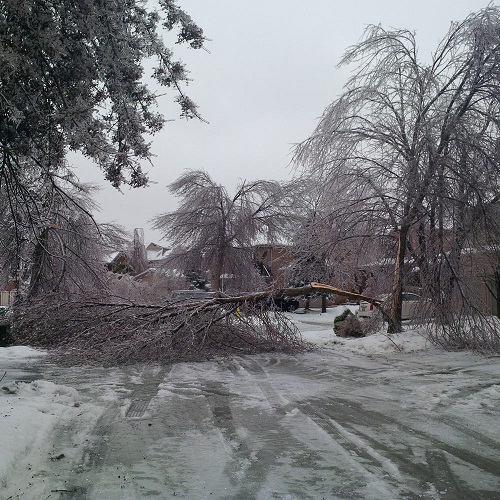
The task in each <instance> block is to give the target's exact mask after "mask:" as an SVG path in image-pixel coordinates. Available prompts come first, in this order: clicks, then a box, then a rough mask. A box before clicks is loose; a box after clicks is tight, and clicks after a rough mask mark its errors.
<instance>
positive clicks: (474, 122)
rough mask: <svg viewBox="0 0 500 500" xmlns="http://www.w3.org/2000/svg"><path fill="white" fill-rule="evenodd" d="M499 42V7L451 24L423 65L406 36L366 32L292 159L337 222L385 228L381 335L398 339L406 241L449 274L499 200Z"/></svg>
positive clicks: (370, 29)
mask: <svg viewBox="0 0 500 500" xmlns="http://www.w3.org/2000/svg"><path fill="white" fill-rule="evenodd" d="M499 32H500V8H499V7H496V6H489V7H487V8H486V9H483V10H481V11H479V12H477V13H474V14H471V15H470V16H469V17H467V18H466V19H465V20H464V21H462V22H459V23H453V24H452V26H451V28H450V30H449V32H448V34H447V35H446V36H445V38H444V39H443V41H442V42H441V43H440V44H439V46H438V48H437V49H436V51H435V52H434V54H433V56H432V60H431V62H430V63H426V62H422V61H421V60H420V59H419V57H418V51H417V44H416V39H415V35H414V34H413V33H411V32H409V31H406V30H393V31H387V30H384V29H383V28H382V27H380V26H370V27H368V28H367V30H366V31H365V35H364V38H363V39H362V40H361V42H360V43H358V44H357V45H355V46H353V47H351V48H349V49H348V50H347V52H346V54H345V56H344V58H343V59H342V61H341V64H350V63H356V64H357V70H356V72H355V74H354V75H353V76H352V78H351V79H350V80H349V82H348V83H347V85H346V89H345V92H344V93H343V94H342V95H341V96H340V97H339V98H338V99H337V100H335V101H334V102H333V103H332V104H331V105H330V106H329V107H328V108H327V109H326V110H325V112H324V114H323V116H322V118H321V120H320V122H319V124H318V126H317V128H316V130H315V131H314V133H313V135H312V136H311V137H310V138H309V139H307V140H306V141H305V142H304V143H302V144H301V145H299V147H298V149H297V152H296V156H295V159H296V161H297V162H298V163H299V164H301V165H303V166H305V167H306V169H309V171H312V172H313V173H314V174H315V175H321V177H322V178H326V179H328V180H329V182H330V185H331V186H332V190H333V191H334V195H333V196H335V199H336V204H337V207H336V214H337V216H338V217H342V216H347V215H348V214H350V213H353V212H355V213H356V216H357V218H358V221H359V224H365V223H366V221H368V220H377V221H378V224H377V227H378V228H381V227H384V226H385V231H383V232H382V233H380V231H379V234H384V233H385V237H387V235H393V236H394V238H395V243H396V251H395V265H394V279H393V287H392V304H391V311H390V321H389V332H396V331H399V330H400V329H401V292H402V287H403V283H404V275H405V261H406V259H407V257H408V255H409V252H410V251H412V250H413V251H416V248H417V245H412V244H411V242H412V238H413V236H414V235H415V234H417V233H418V236H419V238H420V241H421V245H420V247H419V248H420V250H421V252H420V254H421V255H420V260H421V261H424V260H425V261H426V262H427V261H428V260H429V259H431V260H434V262H436V263H437V265H438V266H439V267H440V269H441V270H442V271H443V272H445V270H446V269H447V271H446V272H448V274H449V273H453V272H456V270H457V269H456V262H453V259H457V258H459V255H460V251H461V249H462V248H463V245H464V244H465V241H466V238H465V236H466V235H467V234H469V235H470V234H471V232H472V227H473V221H477V220H478V219H477V218H476V217H481V220H483V221H484V224H483V226H485V227H486V226H487V225H488V224H489V225H491V219H490V222H489V223H488V222H487V219H488V217H490V215H491V214H493V213H494V212H493V211H491V210H489V209H488V207H490V206H491V205H494V204H497V203H498V193H499V177H498V165H499V162H498V160H499V156H498V153H499V151H498V147H497V144H498V138H499V119H498V117H499V116H500V113H499V111H500V109H499V104H500V103H499V99H500V87H499V84H500V57H499V55H500V44H499V39H498V33H499ZM318 172H319V174H318ZM473 214H475V215H473ZM451 227H453V231H454V233H455V237H454V238H453V239H452V246H453V245H454V248H453V251H452V254H450V259H448V260H447V259H445V258H442V256H444V255H445V254H446V252H447V251H448V250H449V248H447V245H446V244H445V238H446V234H447V233H448V231H447V229H449V228H451ZM466 228H467V229H466ZM362 232H363V231H361V233H362ZM426 245H427V246H426ZM417 253H418V251H417ZM439 256H441V257H439ZM429 271H430V270H429ZM436 277H439V278H438V279H437V281H435V282H436V286H435V287H434V290H433V294H434V297H433V298H434V299H435V300H436V301H437V303H440V302H441V301H442V300H443V294H442V293H441V292H442V291H443V290H442V287H443V280H442V276H441V275H440V273H436V272H435V269H434V270H433V271H432V272H429V274H428V275H427V276H426V280H431V279H433V278H434V279H435V280H436ZM452 281H453V280H451V281H450V280H448V283H451V282H452ZM448 295H449V294H448Z"/></svg>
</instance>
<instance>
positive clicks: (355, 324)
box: [333, 310, 365, 337]
mask: <svg viewBox="0 0 500 500" xmlns="http://www.w3.org/2000/svg"><path fill="white" fill-rule="evenodd" d="M346 312H348V313H349V314H345V316H344V319H342V320H340V319H339V320H337V318H340V317H342V316H343V315H344V313H346ZM344 313H342V314H341V315H340V316H337V317H336V318H335V320H334V322H333V323H334V330H335V334H336V335H337V336H339V337H364V336H365V332H364V329H363V325H362V324H361V321H360V320H359V318H358V317H357V316H354V314H352V313H351V311H349V310H347V311H344Z"/></svg>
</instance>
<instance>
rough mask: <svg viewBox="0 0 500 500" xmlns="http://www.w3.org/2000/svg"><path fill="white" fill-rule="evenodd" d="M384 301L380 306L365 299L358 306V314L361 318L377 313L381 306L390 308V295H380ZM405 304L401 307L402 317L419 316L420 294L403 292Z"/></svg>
mask: <svg viewBox="0 0 500 500" xmlns="http://www.w3.org/2000/svg"><path fill="white" fill-rule="evenodd" d="M378 299H379V300H381V301H382V302H383V303H382V304H381V305H380V306H378V307H377V306H375V305H373V304H371V303H370V302H366V301H365V300H362V301H360V303H359V308H358V316H359V317H360V318H370V317H371V316H373V314H375V312H376V311H377V309H378V308H379V307H384V308H388V307H389V304H388V302H387V301H388V300H389V299H390V295H382V296H380V297H378ZM402 299H403V305H402V307H401V319H402V320H406V319H413V318H415V317H416V316H417V313H418V304H419V302H420V295H417V294H416V293H412V292H403V294H402Z"/></svg>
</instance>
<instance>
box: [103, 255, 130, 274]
mask: <svg viewBox="0 0 500 500" xmlns="http://www.w3.org/2000/svg"><path fill="white" fill-rule="evenodd" d="M104 265H105V266H106V269H107V270H108V271H110V272H112V273H119V274H127V273H129V272H130V271H131V267H130V261H129V258H128V256H127V255H126V254H125V253H124V252H121V251H115V252H112V253H110V254H109V255H107V256H106V257H105V260H104Z"/></svg>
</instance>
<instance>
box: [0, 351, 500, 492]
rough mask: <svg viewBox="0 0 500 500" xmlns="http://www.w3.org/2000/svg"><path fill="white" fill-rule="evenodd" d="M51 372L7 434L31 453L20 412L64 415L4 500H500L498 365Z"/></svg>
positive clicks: (340, 357)
mask: <svg viewBox="0 0 500 500" xmlns="http://www.w3.org/2000/svg"><path fill="white" fill-rule="evenodd" d="M37 369H38V370H39V374H40V375H41V374H43V377H42V378H43V380H40V381H38V382H31V383H26V384H21V386H20V389H19V391H18V392H17V393H16V394H11V395H3V396H2V398H3V399H1V400H0V403H1V401H3V403H1V404H3V405H4V406H3V407H2V412H3V413H4V418H3V421H2V432H14V433H15V432H20V435H19V439H21V441H22V435H21V434H22V428H21V424H19V425H18V427H16V429H17V430H16V429H13V428H12V421H10V424H9V418H8V416H7V417H5V415H7V413H8V411H11V413H9V415H11V417H12V418H13V417H15V407H16V401H17V400H16V398H18V400H19V401H20V399H19V398H25V399H26V400H27V398H31V404H32V405H35V406H36V405H38V407H37V408H38V411H39V412H40V413H39V414H40V417H41V418H42V417H44V415H46V414H47V413H48V414H50V412H51V408H52V411H53V414H55V413H56V412H59V413H57V414H58V415H59V416H58V418H57V419H55V420H54V422H53V423H52V424H50V425H49V424H47V425H46V428H45V427H44V428H43V429H45V430H43V429H41V430H40V432H44V433H45V434H44V438H43V439H41V438H40V437H38V438H36V439H34V441H33V442H32V443H31V444H29V445H26V446H25V448H24V449H23V450H21V451H20V453H19V454H18V455H16V454H15V453H13V454H12V458H11V459H9V460H10V461H9V462H8V463H7V464H4V469H3V471H4V476H3V477H2V476H0V479H1V484H0V498H2V499H7V498H9V499H17V498H22V499H37V500H38V499H42V498H43V499H49V498H50V499H95V500H113V499H148V498H158V499H178V498H183V499H190V500H197V499H228V500H229V499H242V500H247V499H248V500H250V499H259V500H260V499H262V500H264V499H287V500H292V499H358V498H359V499H400V498H401V499H417V498H424V499H450V500H451V499H453V500H456V499H488V500H491V499H495V498H499V499H500V380H499V373H500V371H499V358H494V357H490V358H485V357H479V356H474V355H471V354H468V353H451V354H450V353H444V352H440V351H436V350H428V351H423V352H419V353H416V354H408V353H387V354H383V355H380V354H379V355H376V356H366V355H360V354H356V353H353V352H348V351H342V350H334V349H332V350H324V351H318V352H313V353H307V354H304V355H299V356H287V355H256V356H242V357H233V358H230V359H222V360H220V361H219V362H216V361H211V362H206V363H197V364H195V363H188V364H178V365H173V366H168V367H161V366H133V367H126V368H120V369H104V368H60V367H56V366H53V365H50V364H46V363H44V362H43V361H41V364H40V365H39V366H38V368H37ZM4 382H5V381H4ZM5 398H10V399H5ZM37 398H38V399H37ZM47 398H49V399H50V398H52V403H50V404H48V403H47ZM5 401H10V402H9V403H8V404H9V405H11V410H8V408H9V407H8V406H6V404H7V403H5ZM43 401H45V403H47V404H46V405H45V406H44V404H42V402H43ZM19 404H20V403H19ZM51 405H52V406H51ZM56 405H66V406H65V409H64V410H57V411H56ZM19 418H21V417H19ZM44 418H45V417H44ZM54 418H55V417H54ZM9 425H11V427H8V426H9ZM32 425H35V426H36V425H38V423H37V422H35V421H34V420H32ZM40 425H41V424H40ZM26 428H27V427H26ZM1 453H2V451H0V454H1ZM0 463H1V460H0ZM5 471H7V472H5Z"/></svg>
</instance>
